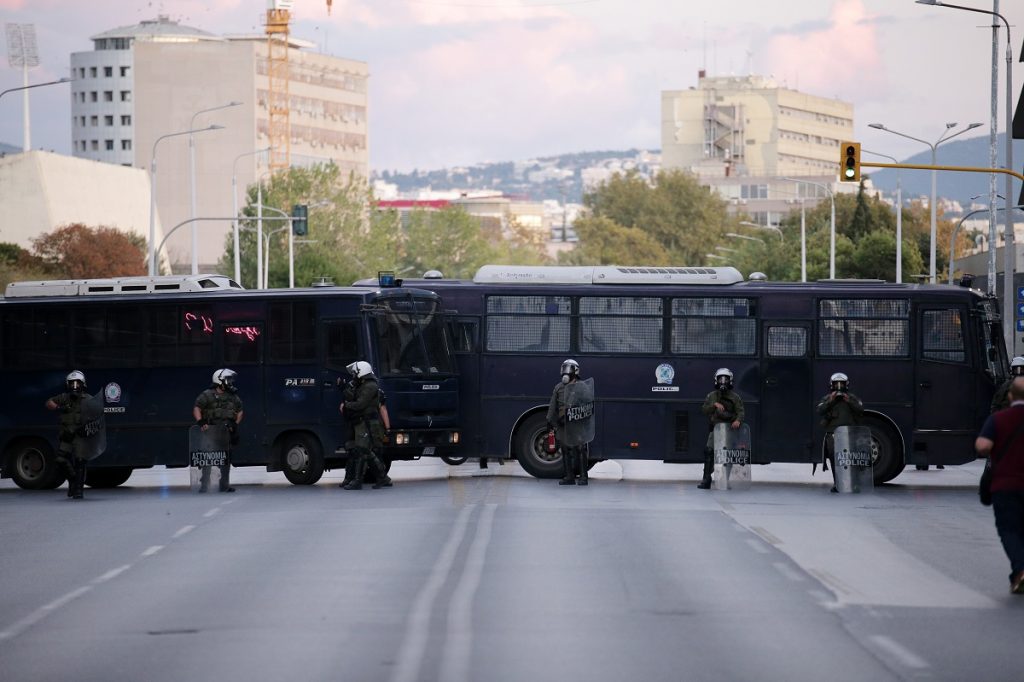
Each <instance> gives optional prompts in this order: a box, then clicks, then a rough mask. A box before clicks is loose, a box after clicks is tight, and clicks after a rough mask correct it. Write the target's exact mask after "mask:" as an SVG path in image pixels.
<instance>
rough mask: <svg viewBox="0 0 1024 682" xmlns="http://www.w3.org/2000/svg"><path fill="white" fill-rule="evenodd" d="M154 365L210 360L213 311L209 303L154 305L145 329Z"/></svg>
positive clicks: (150, 360) (186, 363)
mask: <svg viewBox="0 0 1024 682" xmlns="http://www.w3.org/2000/svg"><path fill="white" fill-rule="evenodd" d="M146 348H147V353H148V358H147V359H148V361H149V363H150V364H151V365H155V366H158V367H160V366H168V365H211V364H213V312H212V310H211V309H210V307H209V306H201V305H194V306H188V307H182V306H154V307H153V308H150V309H149V326H148V330H147V333H146Z"/></svg>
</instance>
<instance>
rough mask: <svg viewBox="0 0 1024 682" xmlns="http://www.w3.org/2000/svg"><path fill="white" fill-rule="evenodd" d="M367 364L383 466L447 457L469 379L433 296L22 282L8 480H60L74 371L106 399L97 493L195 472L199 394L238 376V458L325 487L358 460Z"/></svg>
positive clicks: (170, 281)
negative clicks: (348, 395) (353, 386)
mask: <svg viewBox="0 0 1024 682" xmlns="http://www.w3.org/2000/svg"><path fill="white" fill-rule="evenodd" d="M385 283H387V281H385ZM356 360H367V361H369V362H370V363H371V364H372V365H373V368H374V370H375V372H376V374H377V376H378V378H379V380H380V385H381V388H382V389H383V390H384V391H385V393H386V395H387V407H388V411H389V415H390V419H391V429H392V433H391V437H390V441H389V443H388V445H387V446H386V450H385V453H384V454H385V456H386V459H388V460H392V459H411V458H415V457H418V456H421V455H444V454H445V453H447V452H449V450H450V448H452V447H453V446H454V445H455V443H456V442H457V441H458V437H459V433H458V430H457V428H456V427H457V417H458V394H457V377H456V374H455V365H454V357H453V354H452V349H451V343H450V339H449V336H448V332H447V327H446V324H445V322H444V320H443V310H442V307H441V302H440V300H439V298H438V297H437V295H436V294H433V293H431V292H429V291H423V290H416V289H411V288H396V287H387V286H382V287H375V288H372V289H367V288H365V287H361V288H353V287H334V286H325V287H311V288H308V289H281V290H266V291H246V290H243V289H242V288H241V287H239V286H238V285H237V284H236V283H235V282H233V281H232V280H230V279H228V278H226V277H222V276H218V275H193V276H183V277H173V276H171V277H140V278H123V279H107V280H79V281H72V280H65V281H48V282H17V283H13V284H10V285H9V286H8V287H7V290H6V296H5V297H4V298H3V299H2V300H0V377H2V385H3V386H4V391H3V398H2V402H3V404H2V407H0V473H2V476H4V477H10V478H13V479H14V481H15V482H16V483H17V485H19V486H21V487H22V488H29V489H47V488H55V487H57V486H59V485H61V483H62V481H63V476H64V475H63V472H62V471H61V470H60V469H59V467H57V466H56V464H55V462H54V456H55V454H54V453H55V452H56V444H57V428H56V427H57V423H56V421H57V420H56V419H55V418H54V415H53V413H52V412H48V411H47V410H45V409H44V407H43V404H44V402H45V400H46V398H48V397H49V396H52V395H55V394H57V393H60V392H62V391H63V390H64V378H65V376H66V375H67V373H68V372H69V371H71V370H72V369H77V370H81V371H83V372H84V373H85V375H86V379H87V382H88V391H89V392H90V393H93V394H95V393H98V392H101V393H102V397H103V401H104V411H105V421H106V431H107V448H106V451H105V452H104V454H102V455H101V456H100V457H98V458H97V459H95V460H93V461H92V462H90V467H89V470H88V479H87V482H88V483H89V484H90V485H92V486H94V487H109V486H116V485H119V484H121V483H123V482H124V481H126V480H127V479H128V477H129V476H130V475H131V472H132V470H133V469H137V468H141V467H151V466H154V465H167V466H172V467H174V466H185V465H187V462H188V453H187V442H188V436H187V433H188V427H189V426H190V425H191V424H192V423H193V419H192V406H193V404H194V402H195V399H196V396H197V395H198V394H199V393H200V392H201V391H202V390H203V389H204V388H207V387H208V386H209V385H210V383H211V377H212V375H213V372H214V371H215V370H216V369H218V368H221V367H228V368H230V369H233V370H235V371H236V372H237V373H238V377H237V380H236V385H237V387H238V390H239V395H240V396H241V398H242V400H243V402H244V409H245V418H244V421H243V422H242V424H241V426H240V428H239V437H240V439H241V441H240V443H239V445H237V446H236V447H235V449H234V453H233V456H232V462H233V464H235V465H239V466H251V465H259V466H266V468H267V470H268V471H282V472H284V475H285V476H286V477H287V479H288V480H289V481H291V482H292V483H296V484H312V483H316V482H317V481H318V480H319V479H320V477H321V475H322V474H323V472H324V469H325V468H331V467H337V466H339V465H340V464H342V463H343V461H344V458H345V442H346V440H347V432H348V429H347V428H346V424H345V423H344V422H343V419H342V415H341V414H340V413H339V411H338V405H339V403H340V401H341V396H342V390H343V386H342V385H340V382H339V379H341V380H342V381H343V380H344V379H345V378H347V372H346V371H345V367H346V365H348V364H349V363H351V362H354V361H356Z"/></svg>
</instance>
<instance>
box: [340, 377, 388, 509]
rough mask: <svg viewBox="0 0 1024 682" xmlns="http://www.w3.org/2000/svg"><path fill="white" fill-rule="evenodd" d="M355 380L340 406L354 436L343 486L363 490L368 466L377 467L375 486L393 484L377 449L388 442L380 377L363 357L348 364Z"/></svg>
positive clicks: (375, 468) (347, 387)
mask: <svg viewBox="0 0 1024 682" xmlns="http://www.w3.org/2000/svg"><path fill="white" fill-rule="evenodd" d="M345 369H347V370H348V373H349V375H350V376H351V377H352V380H351V381H350V382H349V383H348V385H347V386H346V387H345V391H344V394H343V398H344V399H343V400H342V403H341V406H340V407H339V409H340V410H341V413H342V415H343V416H344V417H345V418H346V419H347V420H349V422H351V424H352V435H353V438H352V440H351V441H349V442H348V443H347V445H348V450H349V451H350V453H351V454H350V455H349V460H350V461H349V462H348V466H347V467H346V476H345V479H346V480H345V481H343V482H342V483H341V487H342V488H344V489H345V490H361V489H362V487H363V477H364V476H365V475H366V469H367V468H368V467H372V468H373V472H374V474H375V476H376V480H375V482H374V484H373V487H374V488H390V487H391V486H392V482H391V479H390V478H389V477H388V473H387V470H386V469H385V468H384V463H383V462H382V461H381V460H380V458H379V457H378V456H377V453H376V452H375V450H377V449H380V448H381V447H382V446H383V445H384V425H383V424H382V423H381V395H382V392H381V390H380V387H379V386H378V384H377V377H375V376H374V375H373V368H372V367H371V366H370V363H368V362H365V361H363V360H360V361H358V362H353V363H352V364H350V365H348V366H347V367H346V368H345Z"/></svg>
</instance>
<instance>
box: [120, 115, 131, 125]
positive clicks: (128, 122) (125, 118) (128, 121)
mask: <svg viewBox="0 0 1024 682" xmlns="http://www.w3.org/2000/svg"><path fill="white" fill-rule="evenodd" d="M131 124H132V117H131V116H130V115H129V114H124V115H122V116H121V125H123V126H130V125H131Z"/></svg>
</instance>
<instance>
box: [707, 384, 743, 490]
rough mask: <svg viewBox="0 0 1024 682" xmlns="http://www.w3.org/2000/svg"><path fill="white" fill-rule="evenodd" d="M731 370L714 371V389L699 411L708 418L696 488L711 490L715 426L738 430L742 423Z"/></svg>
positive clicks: (739, 403)
mask: <svg viewBox="0 0 1024 682" xmlns="http://www.w3.org/2000/svg"><path fill="white" fill-rule="evenodd" d="M732 378H733V377H732V370H730V369H729V368H728V367H721V368H719V369H717V370H715V389H714V390H713V391H711V392H710V393H708V394H707V396H706V397H705V398H704V404H703V405H701V408H700V411H701V412H703V413H704V416H706V417H707V418H708V440H707V442H706V443H705V444H704V474H703V476H702V477H701V480H700V483H698V484H697V487H698V488H700V489H701V490H708V489H709V488H711V472H712V471H714V469H715V450H714V437H715V435H714V430H715V424H728V425H729V426H730V428H733V429H738V428H740V425H741V424H742V423H743V416H744V409H743V398H741V397H740V396H739V394H738V393H736V391H734V390H733V387H732Z"/></svg>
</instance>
